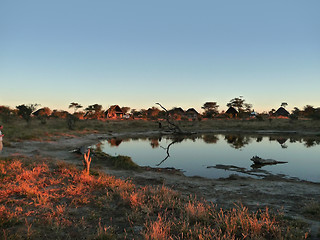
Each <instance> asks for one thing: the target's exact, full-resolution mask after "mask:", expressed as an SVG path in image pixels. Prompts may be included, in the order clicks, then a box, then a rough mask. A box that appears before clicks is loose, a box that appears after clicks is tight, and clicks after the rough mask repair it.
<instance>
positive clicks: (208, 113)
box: [201, 102, 219, 118]
mask: <svg viewBox="0 0 320 240" xmlns="http://www.w3.org/2000/svg"><path fill="white" fill-rule="evenodd" d="M218 107H219V105H218V104H217V102H206V103H204V104H203V106H202V107H201V108H202V109H204V113H203V115H204V116H205V117H207V118H212V117H213V116H214V115H217V114H218V113H219V112H218Z"/></svg>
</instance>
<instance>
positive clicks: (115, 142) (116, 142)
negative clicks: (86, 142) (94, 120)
mask: <svg viewBox="0 0 320 240" xmlns="http://www.w3.org/2000/svg"><path fill="white" fill-rule="evenodd" d="M107 141H108V143H109V144H110V146H111V147H118V146H119V145H120V144H121V143H122V139H118V138H110V139H108V140H107Z"/></svg>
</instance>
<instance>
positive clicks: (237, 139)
mask: <svg viewBox="0 0 320 240" xmlns="http://www.w3.org/2000/svg"><path fill="white" fill-rule="evenodd" d="M224 139H225V140H226V141H227V143H229V144H230V146H231V147H233V148H235V149H240V148H243V147H244V146H245V145H247V144H249V143H250V142H251V138H250V137H248V136H241V135H226V136H225V137H224Z"/></svg>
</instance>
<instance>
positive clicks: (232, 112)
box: [226, 107, 238, 117]
mask: <svg viewBox="0 0 320 240" xmlns="http://www.w3.org/2000/svg"><path fill="white" fill-rule="evenodd" d="M226 114H228V115H229V116H232V117H236V116H237V115H238V111H237V110H236V109H235V108H234V107H229V109H228V110H227V111H226Z"/></svg>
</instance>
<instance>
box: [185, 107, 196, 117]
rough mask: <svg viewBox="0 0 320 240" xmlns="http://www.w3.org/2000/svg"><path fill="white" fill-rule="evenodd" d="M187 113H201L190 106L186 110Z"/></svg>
mask: <svg viewBox="0 0 320 240" xmlns="http://www.w3.org/2000/svg"><path fill="white" fill-rule="evenodd" d="M186 113H187V114H197V115H198V114H199V113H198V112H197V110H195V109H194V108H189V109H188V110H187V111H186Z"/></svg>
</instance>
